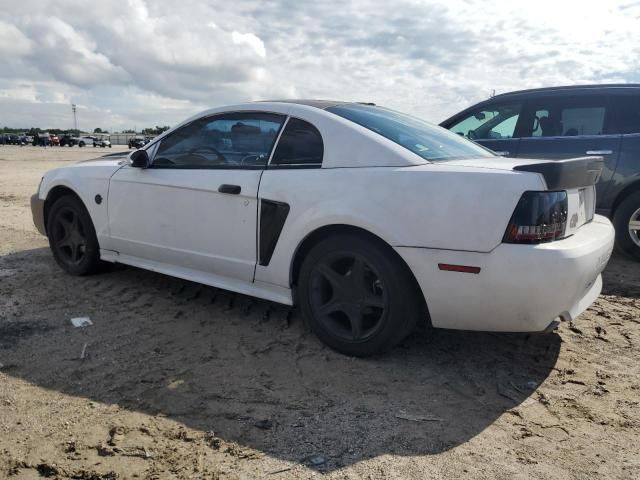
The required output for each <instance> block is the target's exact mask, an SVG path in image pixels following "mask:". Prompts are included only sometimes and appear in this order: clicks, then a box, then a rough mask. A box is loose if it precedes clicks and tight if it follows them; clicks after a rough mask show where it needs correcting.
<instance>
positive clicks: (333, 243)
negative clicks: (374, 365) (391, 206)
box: [298, 233, 426, 357]
mask: <svg viewBox="0 0 640 480" xmlns="http://www.w3.org/2000/svg"><path fill="white" fill-rule="evenodd" d="M421 295H422V293H421V292H420V291H419V289H418V288H417V285H416V283H415V281H414V279H413V277H412V274H411V272H410V271H409V269H408V267H407V266H406V265H405V264H404V263H403V262H402V261H401V259H400V258H399V257H398V256H397V255H396V253H395V252H394V251H393V250H391V248H390V247H388V246H387V245H385V244H383V243H382V242H381V241H379V240H377V239H374V238H369V237H367V236H365V235H359V234H349V233H345V234H336V235H333V236H330V237H327V238H325V239H323V240H321V241H320V242H319V243H317V244H316V245H315V246H314V247H313V248H312V249H311V250H310V251H309V252H308V254H307V255H306V257H305V259H304V261H303V263H302V267H301V270H300V276H299V282H298V299H299V304H300V308H301V311H302V314H303V316H304V318H305V321H306V322H307V324H308V325H309V327H310V328H311V330H312V331H313V332H314V333H315V334H316V335H317V336H318V338H319V339H320V340H321V341H322V342H323V343H325V344H326V345H328V346H329V347H331V348H332V349H334V350H336V351H338V352H340V353H343V354H345V355H350V356H354V357H366V356H369V355H373V354H376V353H382V352H384V351H387V350H389V349H391V348H392V347H394V346H395V345H397V344H398V343H399V342H400V341H402V340H403V339H404V338H405V337H406V336H407V335H408V334H409V333H411V331H412V330H413V328H414V327H415V325H416V323H417V322H418V320H419V319H421V318H425V316H426V311H425V309H424V308H423V305H424V303H423V300H422V297H421Z"/></svg>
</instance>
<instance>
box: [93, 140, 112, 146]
mask: <svg viewBox="0 0 640 480" xmlns="http://www.w3.org/2000/svg"><path fill="white" fill-rule="evenodd" d="M93 146H94V147H102V148H104V147H109V148H111V141H110V140H109V139H107V138H96V139H95V140H94V141H93Z"/></svg>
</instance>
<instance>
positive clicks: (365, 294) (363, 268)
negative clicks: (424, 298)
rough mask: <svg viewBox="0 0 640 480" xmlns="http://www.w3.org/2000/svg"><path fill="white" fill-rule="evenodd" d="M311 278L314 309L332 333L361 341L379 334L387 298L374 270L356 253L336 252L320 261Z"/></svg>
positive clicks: (378, 275) (343, 337) (385, 311)
mask: <svg viewBox="0 0 640 480" xmlns="http://www.w3.org/2000/svg"><path fill="white" fill-rule="evenodd" d="M311 275H312V277H311V291H310V295H311V298H310V301H311V306H312V308H313V310H314V312H315V314H316V316H317V318H318V319H319V320H320V321H321V322H322V324H323V325H324V326H325V327H326V328H327V330H329V331H330V332H331V334H333V335H335V336H336V337H339V338H341V339H344V340H347V341H354V342H362V341H366V340H367V339H368V338H370V337H371V336H372V335H374V334H375V333H376V331H377V330H378V329H379V328H380V326H381V325H382V319H383V318H384V316H385V315H386V313H387V311H388V305H387V304H388V299H387V295H386V293H385V288H384V284H383V283H382V280H381V279H380V274H379V273H378V272H377V271H376V269H375V267H373V266H372V265H371V264H370V263H368V262H367V260H366V259H364V258H363V257H362V256H361V255H358V254H356V253H353V252H336V253H333V254H329V255H327V256H326V257H325V258H324V259H322V260H321V261H320V262H318V263H317V264H316V265H315V268H314V269H313V272H312V274H311Z"/></svg>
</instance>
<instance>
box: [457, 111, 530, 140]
mask: <svg viewBox="0 0 640 480" xmlns="http://www.w3.org/2000/svg"><path fill="white" fill-rule="evenodd" d="M521 110H522V103H521V102H514V103H508V104H502V105H491V106H485V107H483V108H481V109H479V110H476V111H475V112H473V113H472V114H470V115H469V116H467V117H465V118H463V119H462V120H460V121H459V122H458V123H456V124H454V125H453V126H452V127H449V130H451V131H452V132H455V133H457V134H459V135H462V136H464V137H467V138H470V139H472V140H485V139H501V138H513V137H514V134H515V131H516V125H517V124H518V119H519V118H520V112H521Z"/></svg>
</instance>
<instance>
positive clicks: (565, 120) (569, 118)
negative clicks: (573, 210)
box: [518, 94, 621, 199]
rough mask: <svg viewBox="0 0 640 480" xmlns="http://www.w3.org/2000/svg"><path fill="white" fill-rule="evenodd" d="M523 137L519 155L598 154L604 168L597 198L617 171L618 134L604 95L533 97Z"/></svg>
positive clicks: (553, 157)
mask: <svg viewBox="0 0 640 480" xmlns="http://www.w3.org/2000/svg"><path fill="white" fill-rule="evenodd" d="M522 132H523V133H522V139H521V140H520V149H519V151H518V156H519V157H523V158H536V159H537V158H543V159H549V160H562V159H565V158H575V157H584V156H590V155H593V156H601V157H603V158H604V160H605V167H604V169H603V172H602V176H601V178H600V181H599V182H598V184H597V185H596V195H597V198H598V199H602V198H605V195H606V191H607V189H608V187H609V185H610V183H611V181H612V178H613V174H614V172H615V170H616V164H617V161H618V155H619V150H620V141H621V135H619V134H617V133H615V132H614V131H613V130H612V126H611V109H610V107H609V99H608V97H607V96H605V95H593V94H590V95H562V96H546V97H545V96H541V97H534V98H532V99H530V100H529V101H527V104H526V106H525V110H524V112H523V114H522Z"/></svg>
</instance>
